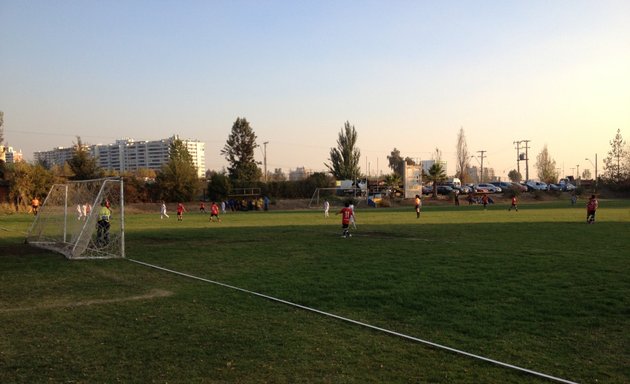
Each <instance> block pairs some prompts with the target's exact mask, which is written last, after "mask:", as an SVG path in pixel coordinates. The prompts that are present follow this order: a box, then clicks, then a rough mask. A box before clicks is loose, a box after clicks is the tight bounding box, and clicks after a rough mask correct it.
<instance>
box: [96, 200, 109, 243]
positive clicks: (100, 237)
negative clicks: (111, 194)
mask: <svg viewBox="0 0 630 384" xmlns="http://www.w3.org/2000/svg"><path fill="white" fill-rule="evenodd" d="M111 216H112V211H111V210H110V209H109V208H107V204H106V203H102V204H101V209H100V210H99V211H98V221H97V222H96V244H97V245H99V246H103V245H107V244H108V243H109V227H110V224H109V220H110V219H111Z"/></svg>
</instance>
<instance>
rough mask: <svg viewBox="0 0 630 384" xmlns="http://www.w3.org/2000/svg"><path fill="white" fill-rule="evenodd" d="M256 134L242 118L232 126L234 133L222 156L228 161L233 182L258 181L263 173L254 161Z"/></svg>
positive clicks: (230, 136) (222, 151) (237, 119)
mask: <svg viewBox="0 0 630 384" xmlns="http://www.w3.org/2000/svg"><path fill="white" fill-rule="evenodd" d="M256 147H258V144H256V134H254V131H253V130H252V128H251V127H250V125H249V122H248V121H247V120H246V119H245V118H243V119H241V118H240V117H238V118H236V121H235V122H234V124H233V125H232V131H231V132H230V135H229V136H228V139H227V141H226V143H225V146H224V147H223V149H222V150H221V154H222V155H223V156H225V159H226V160H227V161H228V163H229V166H228V173H229V177H230V179H231V180H232V181H235V182H239V183H251V182H255V181H258V180H259V179H260V177H261V175H262V171H261V170H260V168H258V165H257V163H256V161H255V160H254V149H255V148H256Z"/></svg>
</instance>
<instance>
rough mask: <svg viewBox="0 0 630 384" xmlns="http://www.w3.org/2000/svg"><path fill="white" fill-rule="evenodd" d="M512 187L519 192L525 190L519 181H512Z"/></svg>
mask: <svg viewBox="0 0 630 384" xmlns="http://www.w3.org/2000/svg"><path fill="white" fill-rule="evenodd" d="M512 187H513V188H514V189H516V190H519V191H521V192H527V187H526V186H524V185H523V184H521V183H512Z"/></svg>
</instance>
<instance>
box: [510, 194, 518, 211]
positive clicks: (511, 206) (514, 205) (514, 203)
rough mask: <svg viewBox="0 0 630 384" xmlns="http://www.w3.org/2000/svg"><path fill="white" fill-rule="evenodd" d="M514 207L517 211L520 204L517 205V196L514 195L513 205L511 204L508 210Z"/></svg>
mask: <svg viewBox="0 0 630 384" xmlns="http://www.w3.org/2000/svg"><path fill="white" fill-rule="evenodd" d="M512 208H514V209H516V212H518V206H517V205H516V196H512V205H510V208H508V211H511V210H512Z"/></svg>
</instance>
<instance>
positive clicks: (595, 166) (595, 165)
mask: <svg viewBox="0 0 630 384" xmlns="http://www.w3.org/2000/svg"><path fill="white" fill-rule="evenodd" d="M586 160H588V161H589V162H590V163H591V165H592V166H593V167H594V168H595V192H597V153H596V154H595V164H593V162H592V161H591V159H589V158H588V157H587V158H586Z"/></svg>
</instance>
